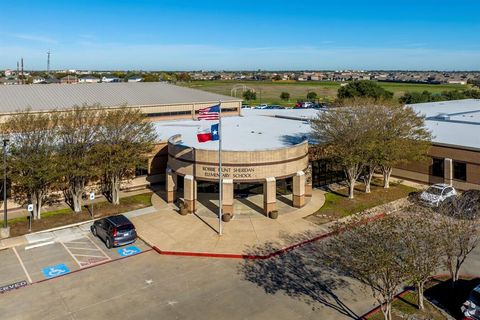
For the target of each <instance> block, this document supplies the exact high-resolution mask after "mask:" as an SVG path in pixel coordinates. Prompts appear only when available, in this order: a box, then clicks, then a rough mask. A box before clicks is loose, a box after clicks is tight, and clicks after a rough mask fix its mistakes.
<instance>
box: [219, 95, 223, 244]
mask: <svg viewBox="0 0 480 320" xmlns="http://www.w3.org/2000/svg"><path fill="white" fill-rule="evenodd" d="M218 109H219V111H218V178H219V188H220V190H219V193H218V194H219V201H218V203H219V206H218V234H219V235H222V233H223V232H222V231H223V230H222V229H223V226H222V215H223V213H222V207H223V199H222V198H223V197H222V196H223V173H222V136H223V134H222V101H219V102H218Z"/></svg>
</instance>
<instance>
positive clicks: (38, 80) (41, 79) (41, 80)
mask: <svg viewBox="0 0 480 320" xmlns="http://www.w3.org/2000/svg"><path fill="white" fill-rule="evenodd" d="M32 83H33V84H40V83H42V84H43V83H47V80H46V79H45V78H44V77H33V79H32Z"/></svg>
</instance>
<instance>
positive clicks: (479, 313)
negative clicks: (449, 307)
mask: <svg viewBox="0 0 480 320" xmlns="http://www.w3.org/2000/svg"><path fill="white" fill-rule="evenodd" d="M461 310H462V313H463V315H464V316H465V318H464V319H472V320H474V319H480V286H476V287H475V288H474V289H473V290H472V292H470V295H469V296H468V299H467V301H465V302H464V303H463V306H462V307H461Z"/></svg>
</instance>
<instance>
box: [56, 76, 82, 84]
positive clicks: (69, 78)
mask: <svg viewBox="0 0 480 320" xmlns="http://www.w3.org/2000/svg"><path fill="white" fill-rule="evenodd" d="M60 83H62V84H72V83H78V77H77V76H72V75H68V76H65V77H63V78H61V79H60Z"/></svg>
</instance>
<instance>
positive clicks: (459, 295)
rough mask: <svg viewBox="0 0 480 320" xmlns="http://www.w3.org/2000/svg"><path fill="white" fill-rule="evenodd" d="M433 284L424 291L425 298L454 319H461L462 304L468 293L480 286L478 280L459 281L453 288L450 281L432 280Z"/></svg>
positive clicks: (479, 280) (479, 279)
mask: <svg viewBox="0 0 480 320" xmlns="http://www.w3.org/2000/svg"><path fill="white" fill-rule="evenodd" d="M432 282H434V283H435V284H434V285H433V286H431V287H430V288H428V289H427V290H425V297H426V298H427V299H428V300H429V301H430V302H431V303H433V304H435V305H436V306H437V307H439V308H441V309H443V310H444V311H445V312H447V313H448V314H449V315H451V316H452V317H454V318H455V319H463V314H462V312H461V309H460V308H461V306H462V304H463V303H464V302H465V301H466V300H467V298H468V296H469V294H470V292H471V291H472V290H473V288H475V287H476V286H478V285H479V284H480V278H474V279H459V280H458V281H457V284H456V285H455V287H454V288H452V282H451V281H450V279H448V280H441V279H432Z"/></svg>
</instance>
